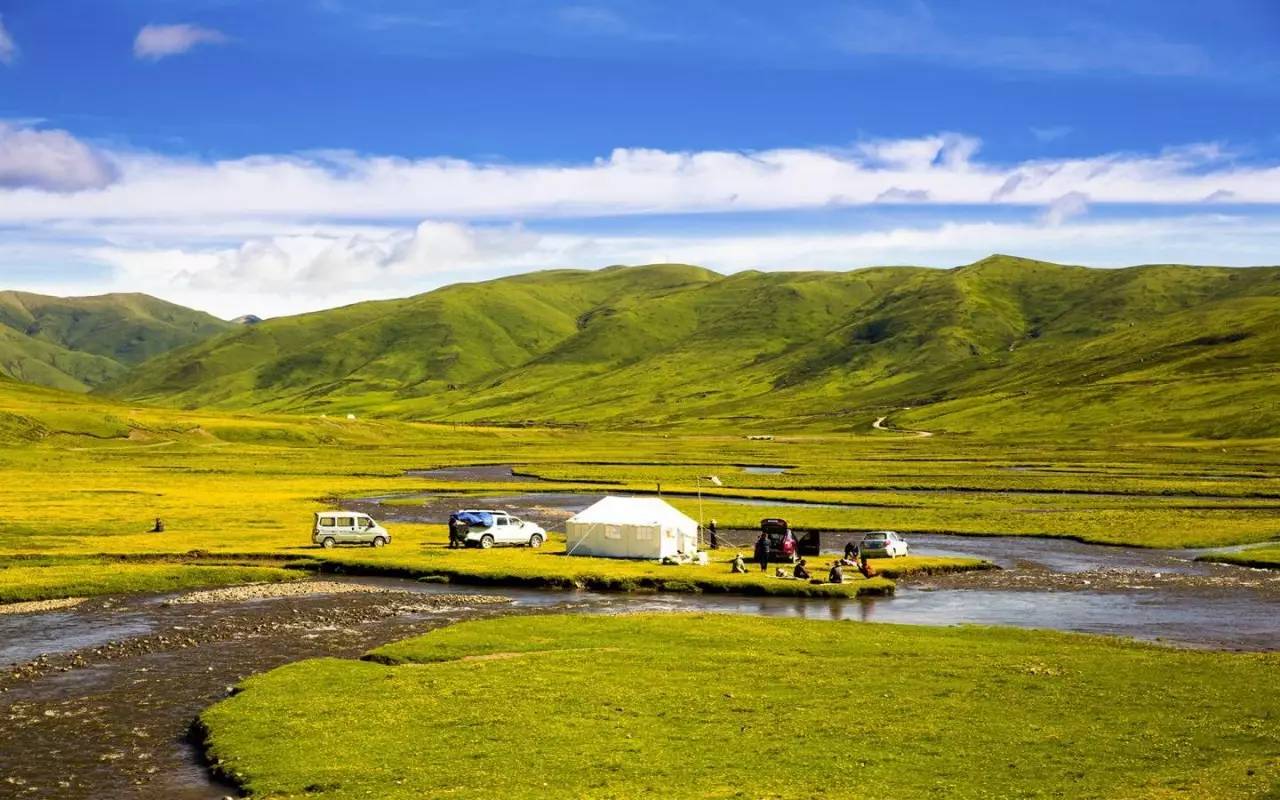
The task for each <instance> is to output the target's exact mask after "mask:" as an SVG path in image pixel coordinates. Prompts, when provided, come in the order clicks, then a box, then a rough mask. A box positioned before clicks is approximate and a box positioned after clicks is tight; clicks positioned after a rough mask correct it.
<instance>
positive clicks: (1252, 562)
mask: <svg viewBox="0 0 1280 800" xmlns="http://www.w3.org/2000/svg"><path fill="white" fill-rule="evenodd" d="M1200 560H1201V561H1216V562H1218V563H1220V564H1237V565H1239V566H1242V567H1257V568H1259V569H1280V547H1277V546H1270V547H1266V546H1264V547H1250V548H1246V549H1244V550H1233V551H1229V552H1224V553H1206V554H1205V555H1202V556H1200Z"/></svg>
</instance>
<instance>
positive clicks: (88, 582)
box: [0, 558, 305, 603]
mask: <svg viewBox="0 0 1280 800" xmlns="http://www.w3.org/2000/svg"><path fill="white" fill-rule="evenodd" d="M302 577H305V573H303V572H299V571H297V570H289V569H282V568H280V567H272V566H253V565H244V564H183V563H128V562H121V561H118V560H106V559H95V558H86V559H75V560H72V561H65V562H55V563H40V562H34V563H33V562H31V561H17V560H10V561H0V603H10V602H17V601H21V600H50V599H54V598H61V597H90V596H94V595H104V594H123V593H126V592H156V593H163V592H177V591H183V590H186V589H196V588H203V587H207V586H226V585H231V584H240V583H262V582H267V581H288V580H297V579H298V578H302Z"/></svg>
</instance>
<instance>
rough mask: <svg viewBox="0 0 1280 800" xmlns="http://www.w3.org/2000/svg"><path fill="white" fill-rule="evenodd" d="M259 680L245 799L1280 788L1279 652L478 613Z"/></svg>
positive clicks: (205, 718) (1169, 793)
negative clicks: (1275, 683) (360, 655)
mask: <svg viewBox="0 0 1280 800" xmlns="http://www.w3.org/2000/svg"><path fill="white" fill-rule="evenodd" d="M371 657H372V658H374V659H376V662H382V663H376V662H373V661H363V662H356V661H342V660H335V659H320V660H312V661H304V662H301V663H297V664H292V665H289V666H286V667H283V668H280V669H277V670H274V671H272V672H270V673H267V674H264V675H260V676H256V677H254V678H250V679H249V680H248V681H246V682H245V683H244V684H243V685H242V691H241V692H240V693H238V694H237V695H235V696H234V697H232V698H229V699H227V700H225V701H222V702H221V703H219V704H217V705H216V706H214V707H212V708H211V709H208V710H206V711H205V712H204V713H203V714H202V716H201V721H202V723H203V726H204V727H205V730H206V732H207V746H208V749H209V752H210V754H211V756H212V758H213V759H214V763H215V764H216V765H217V767H218V769H220V770H221V771H223V772H224V773H225V774H227V775H229V776H231V777H232V778H233V779H234V780H236V781H237V782H238V783H240V784H241V785H242V786H244V787H245V788H246V789H247V790H248V791H249V793H250V796H252V797H272V798H278V799H279V800H285V799H286V798H302V797H323V798H332V799H333V800H339V799H340V798H354V797H370V796H376V797H381V798H387V799H388V800H394V798H416V797H424V796H443V795H446V794H447V795H448V796H450V797H458V798H471V797H475V798H479V797H495V796H501V797H533V796H539V797H545V796H548V795H555V796H561V797H586V796H590V797H636V796H644V795H652V796H662V797H772V798H809V797H817V796H845V797H894V798H932V797H939V796H946V797H952V798H990V797H1027V798H1050V797H1058V798H1094V797H1107V798H1172V797H1214V798H1219V799H1220V800H1227V799H1229V798H1262V797H1273V796H1275V793H1276V792H1277V790H1280V759H1278V758H1277V756H1276V754H1277V753H1278V752H1280V726H1277V724H1276V720H1277V718H1280V694H1277V693H1276V692H1275V691H1270V690H1267V691H1262V692H1259V691H1258V689H1259V687H1269V686H1270V685H1271V680H1270V678H1271V676H1272V675H1274V674H1275V672H1276V670H1277V668H1278V667H1280V660H1277V656H1276V655H1275V654H1267V655H1260V654H1251V655H1242V654H1228V653H1209V652H1188V651H1178V650H1170V649H1163V648H1158V647H1152V646H1143V645H1137V644H1130V643H1122V642H1118V641H1115V640H1109V639H1103V638H1094V637H1082V636H1070V635H1060V634H1052V633H1045V632H1029V631H1017V630H1009V629H982V628H917V627H909V626H891V625H879V624H862V623H836V622H812V621H803V620H776V619H762V618H751V617H737V616H730V615H702V616H686V615H652V616H650V615H636V616H622V617H591V616H580V617H564V616H539V617H524V618H514V619H513V618H507V619H499V620H492V621H484V622H472V623H465V624H461V625H455V626H451V627H448V628H444V629H441V630H438V631H435V632H433V633H430V634H428V635H426V636H424V637H420V638H417V639H411V640H408V641H405V642H400V643H397V644H393V645H389V646H387V647H384V648H382V649H380V650H377V651H375V652H374V653H373V654H372V656H371Z"/></svg>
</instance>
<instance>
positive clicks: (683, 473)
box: [0, 381, 1280, 596]
mask: <svg viewBox="0 0 1280 800" xmlns="http://www.w3.org/2000/svg"><path fill="white" fill-rule="evenodd" d="M477 462H479V463H512V464H516V465H518V468H519V469H520V470H521V471H528V472H537V473H539V474H545V475H547V476H548V477H552V478H555V479H556V481H553V482H549V483H546V484H528V483H525V484H520V483H512V482H499V483H495V484H492V485H488V486H486V485H477V484H469V483H460V482H457V481H445V480H431V479H427V478H414V477H405V476H404V472H405V470H409V469H421V468H430V467H435V466H447V465H458V464H467V463H477ZM742 464H786V465H789V466H791V467H792V468H793V473H791V474H788V475H781V476H770V475H748V474H746V473H744V472H743V471H742V469H741V467H740V466H738V465H742ZM709 473H710V474H716V475H719V476H720V477H721V479H722V481H723V482H724V484H725V485H724V486H723V487H721V488H718V489H716V490H715V491H716V492H719V493H724V494H727V495H735V496H756V497H764V498H777V499H788V498H790V499H804V500H810V501H816V502H837V503H845V504H850V503H851V504H854V505H841V506H839V507H836V508H820V507H797V508H784V507H780V506H768V505H766V506H743V505H730V504H728V503H725V502H723V500H722V499H717V497H716V495H715V494H712V493H710V492H708V494H707V497H706V498H705V503H704V507H703V514H704V516H705V517H706V518H713V517H714V518H716V519H717V520H718V522H719V523H720V525H721V526H722V527H728V526H738V527H754V526H755V525H756V524H757V523H758V521H759V519H760V518H761V517H763V516H770V515H779V516H784V517H786V518H788V519H790V520H791V521H792V522H793V524H794V525H796V526H801V527H817V528H821V529H824V530H827V531H858V530H868V529H877V528H894V529H898V530H901V531H905V532H908V533H910V532H917V531H951V532H957V533H966V534H1018V535H1042V536H1070V537H1075V538H1080V539H1084V540H1086V541H1099V542H1109V543H1117V544H1121V543H1123V544H1134V545H1141V546H1193V545H1194V546H1226V545H1235V544H1243V543H1249V542H1266V541H1274V540H1275V539H1276V538H1277V537H1280V515H1277V514H1276V512H1275V505H1276V504H1277V502H1280V501H1277V500H1275V499H1274V498H1275V497H1276V495H1277V492H1278V490H1277V486H1278V485H1280V443H1277V442H1274V441H1269V440H1268V441H1261V440H1253V441H1241V442H1213V443H1211V444H1210V443H1204V442H1196V441H1193V440H1184V439H1158V440H1149V441H1117V442H1113V443H1111V444H1109V445H1107V446H1106V447H1103V446H1100V445H1085V444H1073V445H1070V446H1059V447H1050V446H1047V445H1044V444H1018V443H1008V442H992V441H973V440H969V439H965V438H961V437H957V438H952V439H948V438H946V437H934V438H932V439H919V438H910V439H907V438H893V437H885V436H879V435H875V436H873V435H865V436H864V435H850V434H831V433H827V434H820V435H818V434H815V435H796V436H790V437H782V436H779V437H778V438H777V439H775V440H773V441H750V440H747V439H746V438H745V437H743V436H742V435H740V434H738V433H733V432H725V433H719V434H699V435H692V434H690V435H679V434H672V435H665V436H664V435H654V434H652V433H637V432H625V431H591V430H579V429H545V428H500V427H483V426H452V425H428V424H416V423H406V422H399V421H377V420H363V419H361V420H354V421H352V420H347V419H345V418H342V419H335V418H326V417H318V416H316V417H301V416H279V415H260V414H229V413H224V412H200V411H178V410H169V409H155V408H148V407H143V406H125V405H119V404H114V403H110V402H106V401H103V400H100V399H97V398H93V397H83V396H78V395H70V394H65V393H61V392H56V391H50V390H42V389H36V388H33V387H28V386H22V385H19V384H14V383H12V382H7V381H0V563H4V562H5V561H6V560H8V559H13V558H17V557H24V556H32V555H42V556H50V555H53V556H59V557H78V558H79V557H87V556H96V555H120V556H139V555H149V556H175V555H180V554H184V553H187V552H189V551H192V550H198V551H202V552H207V553H210V554H212V555H215V556H219V555H220V556H227V555H234V554H254V555H263V554H266V555H273V556H280V557H285V556H307V555H316V554H318V551H312V550H309V549H308V548H309V544H310V540H309V532H310V526H311V522H312V514H313V513H314V512H315V511H317V510H321V509H324V508H326V507H330V506H331V505H332V504H333V503H334V502H335V501H334V498H339V497H346V498H352V497H363V496H371V495H387V494H396V493H400V494H412V493H415V492H417V493H420V492H424V491H430V492H457V491H469V492H485V491H502V492H508V493H509V492H518V491H527V490H530V489H539V488H564V489H568V488H575V487H576V488H590V489H593V490H599V489H600V488H601V486H602V485H603V484H601V483H599V482H600V481H614V483H613V484H612V485H613V486H617V487H619V488H620V489H626V490H633V491H640V490H651V489H656V484H657V483H658V482H659V481H661V483H662V485H663V489H664V492H665V493H666V494H665V496H666V497H668V498H669V499H670V500H671V501H672V502H673V503H674V504H675V505H677V506H678V507H680V508H681V509H682V510H684V511H685V512H686V513H688V514H690V515H691V516H697V514H698V504H697V500H696V499H695V498H694V497H692V496H691V494H692V493H693V492H694V490H695V488H696V485H695V483H694V478H696V477H697V476H699V475H705V474H709ZM559 481H564V482H563V483H561V482H559ZM587 481H595V482H596V483H588V482H587ZM704 486H705V483H704ZM855 486H860V487H863V488H861V489H856V490H855V489H853V488H851V487H855ZM1215 486H1217V487H1221V488H1220V489H1217V490H1214V491H1217V492H1218V493H1217V494H1212V493H1210V489H1211V488H1212V487H1215ZM958 487H959V488H965V489H966V491H952V490H951V489H954V488H958ZM1121 492H1123V494H1121ZM682 495H683V496H682ZM411 502H417V501H411ZM156 517H161V518H163V519H164V521H165V523H166V527H167V530H166V532H165V533H162V534H154V533H148V532H147V531H148V530H149V529H150V528H151V526H152V523H153V522H154V520H155V518H156ZM392 533H393V535H394V537H395V540H394V542H393V544H392V546H391V547H390V548H387V550H386V551H385V552H383V553H378V554H373V553H371V552H366V551H347V550H344V551H342V554H341V555H335V556H333V558H334V559H335V560H348V561H351V562H355V561H358V560H359V561H367V560H370V559H373V560H375V561H376V562H377V564H376V565H377V566H379V567H380V568H386V569H388V570H390V569H392V568H395V567H396V566H397V565H399V568H401V569H404V570H412V571H415V572H416V571H419V570H421V571H423V572H427V571H429V570H443V571H445V572H447V571H449V570H450V569H454V570H456V576H457V577H456V579H458V580H461V579H462V578H463V577H464V575H465V574H466V573H467V572H472V573H474V577H475V578H476V579H487V578H488V577H489V576H492V575H493V574H495V571H496V570H500V569H501V567H500V566H495V565H504V564H505V565H515V566H514V567H509V571H510V572H512V573H524V574H535V573H544V575H543V577H544V578H555V579H562V578H564V579H568V580H575V579H576V577H577V576H578V575H581V574H582V573H584V572H586V573H591V572H600V571H601V570H604V571H605V572H606V573H607V572H609V571H610V570H615V569H623V570H626V569H637V570H658V571H659V573H660V574H663V575H672V574H676V573H672V572H669V571H667V572H663V571H662V570H661V569H659V568H658V567H656V566H653V567H651V566H647V565H641V566H635V567H620V566H613V565H614V564H617V563H618V562H609V566H607V568H606V566H605V565H597V564H593V563H591V562H587V561H577V560H576V559H574V560H572V561H573V562H574V565H573V566H572V568H571V569H569V571H568V572H566V569H567V568H566V567H565V566H563V564H564V563H567V562H569V561H571V559H566V558H563V557H561V558H550V557H548V555H546V554H542V555H531V554H526V553H521V552H520V551H515V550H506V549H503V550H498V551H494V552H493V553H490V554H484V555H483V556H482V555H477V554H465V555H458V556H455V557H454V561H453V562H452V566H451V567H446V566H443V565H442V563H441V562H440V561H439V559H440V558H443V557H444V556H443V555H438V554H435V553H432V552H430V548H424V547H421V546H420V545H423V544H430V543H431V541H432V537H436V538H435V541H437V542H438V539H439V536H440V534H439V529H435V530H434V532H433V531H430V530H427V529H424V530H423V531H421V532H415V531H414V530H413V529H412V527H411V526H404V525H394V524H393V525H392ZM837 535H838V534H837ZM480 558H488V559H490V560H489V561H485V562H474V563H473V562H472V561H470V559H480ZM526 559H533V561H531V562H526V561H525V560H526ZM547 564H550V566H546V565H547ZM28 567H30V565H28ZM183 568H185V567H183V566H181V565H179V566H175V567H173V569H178V570H180V569H183ZM716 569H718V568H717V567H712V568H708V569H705V570H702V574H704V575H708V576H711V577H710V578H709V580H711V581H712V582H716V583H717V584H718V581H719V579H718V578H715V570H716ZM15 574H16V573H15ZM58 575H59V574H58V573H56V572H49V573H47V576H48V577H47V581H46V585H45V587H44V588H42V589H41V592H42V594H41V596H53V595H54V594H57V593H58V592H57V590H56V589H55V588H51V587H56V586H57V585H58V583H59V580H60V578H59V577H58ZM627 577H628V579H630V578H631V577H632V576H627ZM73 588H74V581H68V583H67V586H66V589H65V591H64V592H62V593H63V594H71V593H72V591H71V590H72V589H73ZM708 590H711V589H710V587H709V586H708Z"/></svg>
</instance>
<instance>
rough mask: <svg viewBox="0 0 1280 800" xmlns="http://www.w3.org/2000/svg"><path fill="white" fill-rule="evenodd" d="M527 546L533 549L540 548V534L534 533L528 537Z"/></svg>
mask: <svg viewBox="0 0 1280 800" xmlns="http://www.w3.org/2000/svg"><path fill="white" fill-rule="evenodd" d="M529 546H530V547H533V548H538V547H542V534H540V533H535V534H534V535H532V536H530V537H529Z"/></svg>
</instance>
